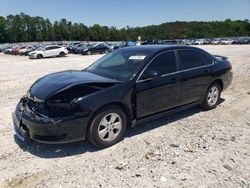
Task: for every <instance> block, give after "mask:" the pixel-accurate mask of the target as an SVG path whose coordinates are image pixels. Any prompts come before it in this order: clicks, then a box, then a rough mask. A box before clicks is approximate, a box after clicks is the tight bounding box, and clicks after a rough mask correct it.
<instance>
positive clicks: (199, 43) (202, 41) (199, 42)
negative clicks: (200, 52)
mask: <svg viewBox="0 0 250 188" xmlns="http://www.w3.org/2000/svg"><path fill="white" fill-rule="evenodd" d="M204 42H205V41H204V39H196V40H195V44H196V45H202V44H204Z"/></svg>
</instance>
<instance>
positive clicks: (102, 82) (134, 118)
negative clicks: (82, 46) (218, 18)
mask: <svg viewBox="0 0 250 188" xmlns="http://www.w3.org/2000/svg"><path fill="white" fill-rule="evenodd" d="M231 81H232V66H231V64H230V62H229V61H228V60H227V59H226V58H225V57H222V56H213V55H210V54H209V53H207V52H206V51H204V50H202V49H199V48H194V47H188V46H174V45H170V46H168V45H147V46H139V47H138V46H137V47H128V48H121V49H119V50H116V51H114V52H112V53H109V54H108V55H106V56H104V57H102V58H101V59H99V60H97V61H96V62H95V63H94V64H92V65H91V66H89V67H88V68H86V69H85V70H82V71H72V70H69V71H63V72H58V73H53V74H49V75H47V76H44V77H42V78H40V79H38V80H37V81H36V82H35V83H34V84H33V85H32V86H31V87H30V89H29V90H28V92H27V94H26V95H25V96H24V97H23V98H21V100H20V102H19V103H18V104H17V107H16V109H15V112H14V113H13V114H12V118H13V122H14V130H15V132H16V133H15V134H16V135H17V137H18V138H19V139H21V140H22V141H28V140H29V139H32V140H36V141H38V142H42V143H66V142H75V141H79V140H84V139H86V138H87V139H88V140H89V141H90V142H91V143H93V144H94V145H96V146H98V147H102V148H105V147H109V146H112V145H114V144H116V143H117V142H119V141H120V140H122V138H123V136H124V133H125V131H126V129H127V128H129V127H134V126H135V125H136V122H140V121H143V120H145V119H153V118H157V117H162V116H163V115H167V114H169V113H173V112H176V111H180V110H184V109H187V108H190V107H192V106H195V105H201V106H202V107H203V108H204V109H206V110H211V109H214V108H216V106H217V104H218V103H219V100H220V94H221V92H222V91H224V90H225V89H226V88H227V87H228V86H229V85H230V83H231Z"/></svg>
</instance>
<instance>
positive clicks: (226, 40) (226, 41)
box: [220, 39, 234, 45]
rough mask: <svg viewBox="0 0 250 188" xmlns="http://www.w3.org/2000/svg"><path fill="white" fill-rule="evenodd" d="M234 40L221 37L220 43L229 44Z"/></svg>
mask: <svg viewBox="0 0 250 188" xmlns="http://www.w3.org/2000/svg"><path fill="white" fill-rule="evenodd" d="M233 42H234V41H233V40H232V39H221V40H220V44H224V45H229V44H233Z"/></svg>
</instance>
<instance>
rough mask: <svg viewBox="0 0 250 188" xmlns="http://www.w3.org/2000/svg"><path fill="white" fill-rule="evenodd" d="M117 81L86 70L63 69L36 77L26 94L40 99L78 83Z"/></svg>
mask: <svg viewBox="0 0 250 188" xmlns="http://www.w3.org/2000/svg"><path fill="white" fill-rule="evenodd" d="M114 82H119V81H116V80H112V79H110V78H106V77H102V76H98V75H96V74H93V73H90V72H86V71H72V70H69V71H63V72H58V73H53V74H49V75H47V76H44V77H42V78H40V79H38V80H37V81H36V82H35V83H34V84H33V85H32V86H31V88H30V90H29V92H28V94H29V95H30V97H32V98H33V97H35V98H38V99H40V100H46V99H48V98H49V97H50V96H52V95H54V94H56V93H58V92H60V91H62V90H65V89H67V88H71V87H73V86H76V85H78V84H87V83H114Z"/></svg>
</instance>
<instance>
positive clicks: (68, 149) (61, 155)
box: [0, 45, 250, 188]
mask: <svg viewBox="0 0 250 188" xmlns="http://www.w3.org/2000/svg"><path fill="white" fill-rule="evenodd" d="M200 47H201V48H204V49H205V50H208V51H209V52H210V53H212V54H218V55H223V56H227V57H229V60H230V61H231V63H232V65H233V71H234V79H233V83H232V85H231V86H230V88H229V89H228V90H226V91H225V92H224V93H222V100H221V103H220V104H219V106H218V107H217V108H216V109H214V110H211V111H203V110H201V109H200V108H199V107H195V108H192V109H189V110H186V111H183V112H180V113H177V114H173V115H170V116H167V117H164V118H161V119H158V120H155V121H151V122H148V123H145V124H142V125H140V126H137V127H135V128H134V129H131V130H128V132H127V134H126V137H125V139H124V140H123V141H122V142H120V143H118V144H116V145H115V146H113V147H110V148H107V149H103V150H99V149H97V148H95V147H94V146H92V145H91V144H89V143H88V142H86V141H83V142H77V143H72V144H64V145H45V144H38V143H33V142H32V143H30V144H28V145H27V144H24V143H21V142H20V141H18V140H17V139H15V137H13V130H12V127H11V125H12V120H11V112H12V111H13V110H14V108H15V105H16V104H17V102H18V100H19V99H20V97H21V96H22V95H24V94H25V93H26V91H27V90H28V88H29V86H30V85H31V84H32V83H33V82H34V81H35V80H36V79H38V78H39V77H41V76H43V75H45V74H48V73H52V72H56V71H61V70H66V69H82V68H84V67H86V66H88V65H89V64H90V63H91V62H93V61H94V60H96V59H98V58H99V57H101V56H100V55H93V56H81V55H68V57H65V58H48V59H42V60H29V59H28V58H27V57H20V56H10V55H4V54H0V70H1V71H0V106H1V107H0V114H1V115H0V187H18V188H19V187H25V188H26V187H55V188H58V187H213V188H214V187H218V188H221V187H250V45H249V46H237V45H235V46H200Z"/></svg>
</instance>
